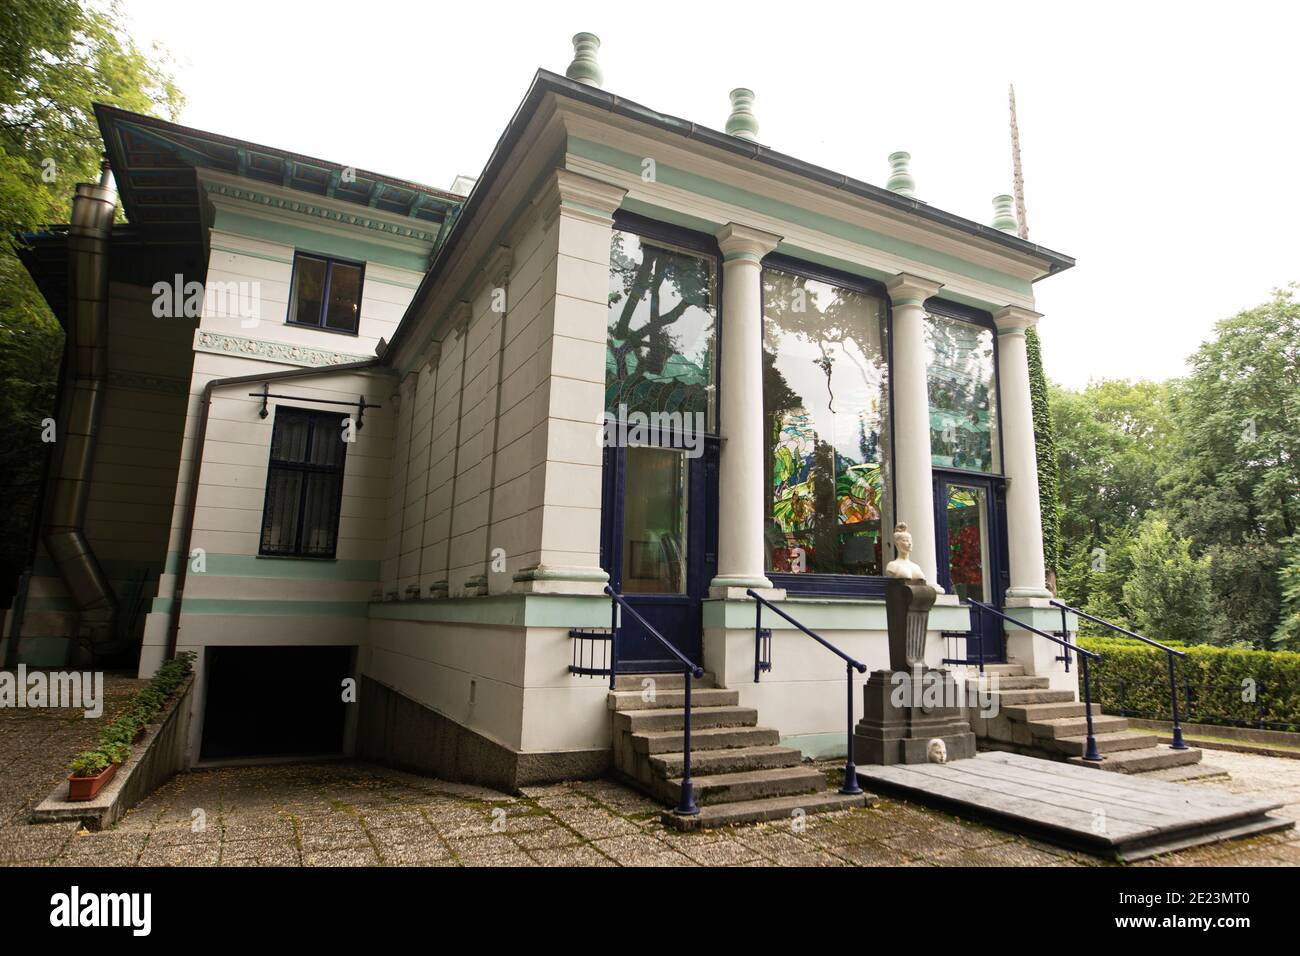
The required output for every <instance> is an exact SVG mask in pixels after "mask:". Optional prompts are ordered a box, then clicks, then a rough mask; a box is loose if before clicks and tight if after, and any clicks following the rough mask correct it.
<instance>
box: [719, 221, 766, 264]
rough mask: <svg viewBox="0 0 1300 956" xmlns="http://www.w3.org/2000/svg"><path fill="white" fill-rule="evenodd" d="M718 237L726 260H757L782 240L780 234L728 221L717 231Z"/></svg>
mask: <svg viewBox="0 0 1300 956" xmlns="http://www.w3.org/2000/svg"><path fill="white" fill-rule="evenodd" d="M717 237H718V248H719V249H721V250H722V258H723V259H724V260H731V259H753V260H754V261H756V262H757V261H759V260H761V259H762V258H763V257H764V256H765V255H767V254H768V253H769V252H771V251H772V250H773V249H775V248H776V247H777V244H778V243H779V242H780V241H781V237H780V236H775V235H773V234H772V233H770V232H763V231H762V230H761V229H755V228H753V227H752V226H742V225H741V224H740V223H738V222H729V223H727V224H726V225H725V226H723V227H722V228H720V229H719V230H718V231H717Z"/></svg>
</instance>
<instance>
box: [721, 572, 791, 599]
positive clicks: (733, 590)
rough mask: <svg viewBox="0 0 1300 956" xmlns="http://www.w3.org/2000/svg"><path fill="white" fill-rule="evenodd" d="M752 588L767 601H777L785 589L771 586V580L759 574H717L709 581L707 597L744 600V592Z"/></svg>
mask: <svg viewBox="0 0 1300 956" xmlns="http://www.w3.org/2000/svg"><path fill="white" fill-rule="evenodd" d="M750 588H753V589H754V590H755V591H757V592H758V593H759V594H760V595H762V596H763V597H765V598H767V600H769V601H779V600H781V598H784V597H785V591H784V590H783V589H781V588H775V587H773V586H772V582H771V581H769V580H768V579H767V578H765V577H763V576H761V575H755V576H752V577H749V576H740V575H737V576H727V577H723V576H718V577H716V578H714V579H713V580H712V581H710V582H709V597H711V598H724V599H725V600H728V601H744V600H747V599H748V598H749V595H748V594H746V593H745V592H746V591H748V590H749V589H750Z"/></svg>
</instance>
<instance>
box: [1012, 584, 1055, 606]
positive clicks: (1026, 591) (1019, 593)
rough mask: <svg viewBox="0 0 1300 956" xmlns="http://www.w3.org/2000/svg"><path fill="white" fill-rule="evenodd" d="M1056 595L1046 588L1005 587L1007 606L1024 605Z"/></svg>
mask: <svg viewBox="0 0 1300 956" xmlns="http://www.w3.org/2000/svg"><path fill="white" fill-rule="evenodd" d="M1054 597H1056V595H1055V594H1053V593H1052V592H1051V591H1049V590H1047V588H1007V595H1006V604H1007V606H1008V607H1016V606H1020V607H1026V606H1029V605H1030V602H1032V601H1035V600H1048V601H1050V600H1051V599H1052V598H1054Z"/></svg>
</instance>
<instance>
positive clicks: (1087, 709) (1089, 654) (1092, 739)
mask: <svg viewBox="0 0 1300 956" xmlns="http://www.w3.org/2000/svg"><path fill="white" fill-rule="evenodd" d="M966 603H967V604H969V605H970V606H971V607H973V608H975V609H976V610H978V611H979V613H980V614H992V615H993V616H994V617H998V618H1001V619H1002V620H1003V621H1010V622H1011V623H1012V624H1014V625H1015V626H1016V627H1018V628H1020V629H1021V630H1025V631H1028V632H1029V633H1031V634H1037V635H1038V636H1039V637H1045V638H1047V639H1048V640H1049V641H1051V642H1052V643H1053V644H1059V645H1060V646H1061V647H1064V648H1065V652H1066V653H1067V654H1068V653H1070V652H1071V651H1073V652H1074V653H1075V654H1077V655H1079V660H1080V661H1081V662H1082V666H1083V714H1084V717H1085V718H1086V719H1087V721H1088V743H1087V747H1086V749H1085V751H1084V754H1083V759H1084V760H1095V761H1098V762H1100V761H1101V760H1103V759H1105V758H1103V757H1102V755H1101V752H1100V751H1099V750H1098V749H1097V735H1096V734H1095V733H1093V729H1092V683H1091V681H1089V679H1088V661H1090V660H1093V661H1099V660H1101V655H1100V654H1098V653H1097V652H1096V651H1089V650H1085V649H1084V648H1082V647H1080V646H1079V645H1078V644H1071V643H1070V642H1069V641H1068V640H1063V639H1061V638H1059V637H1057V636H1056V635H1054V634H1048V633H1047V632H1046V631H1040V630H1039V629H1038V628H1036V627H1034V626H1033V625H1031V624H1026V623H1025V622H1024V621H1020V620H1017V619H1016V618H1014V617H1011V616H1009V615H1007V614H1003V613H1002V612H1001V611H999V610H998V609H997V608H995V607H990V606H989V605H987V604H984V603H983V602H981V601H976V600H975V599H974V598H967V599H966Z"/></svg>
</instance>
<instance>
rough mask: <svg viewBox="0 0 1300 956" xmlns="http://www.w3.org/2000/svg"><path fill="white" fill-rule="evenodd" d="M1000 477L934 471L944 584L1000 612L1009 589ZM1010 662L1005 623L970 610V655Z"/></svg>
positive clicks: (1004, 519)
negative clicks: (1007, 655)
mask: <svg viewBox="0 0 1300 956" xmlns="http://www.w3.org/2000/svg"><path fill="white" fill-rule="evenodd" d="M1004 488H1005V486H1004V484H1003V481H1002V479H1000V478H986V477H983V476H977V475H967V474H961V473H948V472H941V471H938V470H937V469H936V471H935V511H936V512H937V515H936V517H937V518H938V521H937V522H936V532H937V535H938V539H939V540H938V542H937V550H938V561H939V583H940V584H942V585H943V586H944V589H945V590H947V591H948V592H949V593H950V594H951V593H955V594H956V595H957V596H958V597H959V598H961V600H962V601H963V602H964V601H966V600H968V599H972V598H973V599H974V600H976V601H981V602H983V603H984V604H990V605H992V606H993V607H995V608H998V609H999V610H1001V608H1002V602H1003V596H1004V595H1005V593H1006V582H1007V578H1008V575H1007V563H1006V551H1007V549H1006V532H1005V530H1004V529H1005V528H1006V495H1005V492H1004ZM981 648H983V656H984V660H985V662H997V661H1002V660H1005V658H1006V648H1005V645H1004V641H1003V630H1002V622H1001V620H1000V619H998V618H995V617H993V615H991V614H979V613H977V612H976V610H975V609H974V608H972V609H971V631H970V637H969V639H968V640H967V644H966V659H967V660H976V659H977V658H978V656H979V654H980V649H981Z"/></svg>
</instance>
